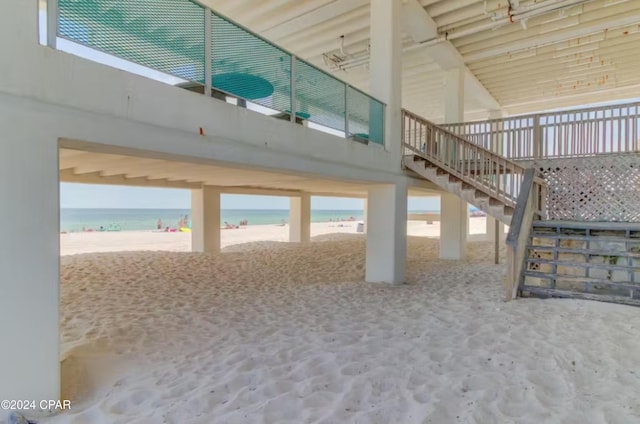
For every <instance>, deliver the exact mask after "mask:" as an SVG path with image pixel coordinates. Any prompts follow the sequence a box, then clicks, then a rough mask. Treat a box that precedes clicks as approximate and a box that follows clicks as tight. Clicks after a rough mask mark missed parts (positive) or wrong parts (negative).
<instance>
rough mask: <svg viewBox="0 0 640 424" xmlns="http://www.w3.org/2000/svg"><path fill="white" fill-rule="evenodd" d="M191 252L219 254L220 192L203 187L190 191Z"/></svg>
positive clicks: (213, 188) (209, 187)
mask: <svg viewBox="0 0 640 424" xmlns="http://www.w3.org/2000/svg"><path fill="white" fill-rule="evenodd" d="M191 250H192V251H194V252H207V253H218V252H220V190H219V189H218V187H211V186H203V187H202V188H201V189H197V190H191Z"/></svg>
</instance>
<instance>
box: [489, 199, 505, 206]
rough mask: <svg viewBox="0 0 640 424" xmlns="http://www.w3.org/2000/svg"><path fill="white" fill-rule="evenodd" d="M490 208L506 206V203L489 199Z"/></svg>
mask: <svg viewBox="0 0 640 424" xmlns="http://www.w3.org/2000/svg"><path fill="white" fill-rule="evenodd" d="M489 206H504V203H503V202H502V201H500V200H498V199H496V198H495V197H492V198H490V199H489Z"/></svg>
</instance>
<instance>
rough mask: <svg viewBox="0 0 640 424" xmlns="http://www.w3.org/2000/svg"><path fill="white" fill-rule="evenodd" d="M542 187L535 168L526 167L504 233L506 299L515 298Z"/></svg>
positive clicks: (539, 202)
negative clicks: (507, 228)
mask: <svg viewBox="0 0 640 424" xmlns="http://www.w3.org/2000/svg"><path fill="white" fill-rule="evenodd" d="M544 189H545V188H544V185H543V184H542V183H541V182H540V180H539V179H538V178H537V177H536V171H535V168H528V169H527V170H526V171H525V173H524V179H523V180H522V185H521V186H520V193H519V195H518V202H517V204H516V208H515V210H514V211H513V216H512V218H511V225H510V226H509V232H508V233H507V241H506V250H507V275H506V276H505V300H506V301H509V300H512V299H515V297H516V296H517V291H518V288H519V286H520V280H521V279H522V272H523V271H524V266H525V256H526V253H527V243H528V241H529V237H530V235H531V226H532V225H533V221H534V220H535V219H536V218H538V217H540V216H541V212H540V209H541V208H540V205H541V204H542V202H543V196H544Z"/></svg>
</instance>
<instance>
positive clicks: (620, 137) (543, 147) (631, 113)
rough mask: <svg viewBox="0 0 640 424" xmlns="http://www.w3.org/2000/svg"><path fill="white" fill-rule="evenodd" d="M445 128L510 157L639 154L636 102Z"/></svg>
mask: <svg viewBox="0 0 640 424" xmlns="http://www.w3.org/2000/svg"><path fill="white" fill-rule="evenodd" d="M443 127H444V128H447V129H449V130H450V131H452V132H454V133H456V134H458V135H461V136H463V137H464V138H466V139H467V140H469V141H471V142H473V143H474V144H477V145H479V146H482V147H484V148H486V149H488V150H491V151H492V152H496V153H498V154H500V155H502V156H505V157H507V158H509V159H512V160H536V159H560V158H572V157H586V156H596V155H603V154H618V153H637V152H640V103H628V104H621V105H612V106H602V107H592V108H586V109H576V110H568V111H559V112H549V113H543V114H535V115H525V116H514V117H508V118H504V119H492V120H488V121H479V122H464V123H457V124H445V125H443Z"/></svg>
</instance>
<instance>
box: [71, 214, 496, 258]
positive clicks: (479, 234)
mask: <svg viewBox="0 0 640 424" xmlns="http://www.w3.org/2000/svg"><path fill="white" fill-rule="evenodd" d="M485 222H486V220H485V218H484V217H478V218H471V219H470V220H469V223H470V225H469V226H470V230H471V231H470V233H471V235H472V236H471V240H474V239H475V240H479V239H482V238H483V237H484V233H485ZM358 223H359V222H358V221H338V222H335V221H334V222H312V223H311V238H312V240H313V238H314V237H318V236H323V237H325V238H326V237H330V236H329V235H330V234H336V237H341V235H342V234H345V233H346V234H354V235H355V234H359V235H362V236H363V237H364V235H363V233H358V232H357V229H358ZM407 235H408V236H418V237H439V236H440V223H439V222H438V221H435V222H433V223H431V224H428V223H427V222H426V221H408V222H407ZM254 242H282V243H284V242H289V225H288V224H287V225H284V226H283V225H278V224H267V225H257V224H256V225H251V224H249V225H246V226H242V227H240V228H233V229H231V228H229V229H222V230H221V231H220V246H221V248H223V249H224V248H225V247H227V246H231V245H237V244H245V243H254ZM137 250H147V251H173V252H190V251H191V233H190V232H165V231H157V230H123V231H86V232H73V233H61V234H60V254H61V255H62V256H65V255H74V254H81V253H93V252H118V251H137Z"/></svg>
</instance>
